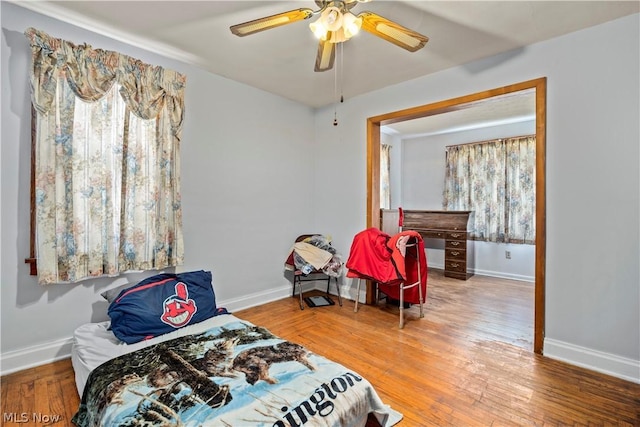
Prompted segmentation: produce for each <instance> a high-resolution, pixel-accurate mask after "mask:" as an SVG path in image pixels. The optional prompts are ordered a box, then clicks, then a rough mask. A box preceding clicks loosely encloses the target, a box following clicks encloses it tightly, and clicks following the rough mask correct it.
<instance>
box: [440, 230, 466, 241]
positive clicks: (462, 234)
mask: <svg viewBox="0 0 640 427" xmlns="http://www.w3.org/2000/svg"><path fill="white" fill-rule="evenodd" d="M445 239H447V240H467V232H466V231H447V234H446V236H445Z"/></svg>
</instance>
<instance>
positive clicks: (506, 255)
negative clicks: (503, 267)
mask: <svg viewBox="0 0 640 427" xmlns="http://www.w3.org/2000/svg"><path fill="white" fill-rule="evenodd" d="M504 257H505V258H506V259H511V251H504Z"/></svg>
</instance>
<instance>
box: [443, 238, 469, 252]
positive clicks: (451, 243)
mask: <svg viewBox="0 0 640 427" xmlns="http://www.w3.org/2000/svg"><path fill="white" fill-rule="evenodd" d="M444 247H445V249H459V250H462V251H464V250H466V249H467V241H466V240H448V239H447V241H446V242H445V245H444Z"/></svg>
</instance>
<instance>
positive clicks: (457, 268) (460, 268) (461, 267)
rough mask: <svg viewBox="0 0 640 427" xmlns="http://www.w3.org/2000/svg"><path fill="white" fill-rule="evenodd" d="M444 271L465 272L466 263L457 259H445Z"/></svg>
mask: <svg viewBox="0 0 640 427" xmlns="http://www.w3.org/2000/svg"><path fill="white" fill-rule="evenodd" d="M444 268H445V271H449V272H452V273H463V274H466V273H467V263H466V262H464V261H457V260H453V261H451V260H445V262H444Z"/></svg>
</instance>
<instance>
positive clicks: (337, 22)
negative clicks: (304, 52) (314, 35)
mask: <svg viewBox="0 0 640 427" xmlns="http://www.w3.org/2000/svg"><path fill="white" fill-rule="evenodd" d="M319 21H320V22H322V25H324V27H325V28H326V29H327V30H329V31H338V29H339V28H341V27H342V12H341V11H340V9H338V8H337V7H335V6H331V7H328V8H326V9H325V10H323V11H322V13H321V14H320V19H319Z"/></svg>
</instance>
